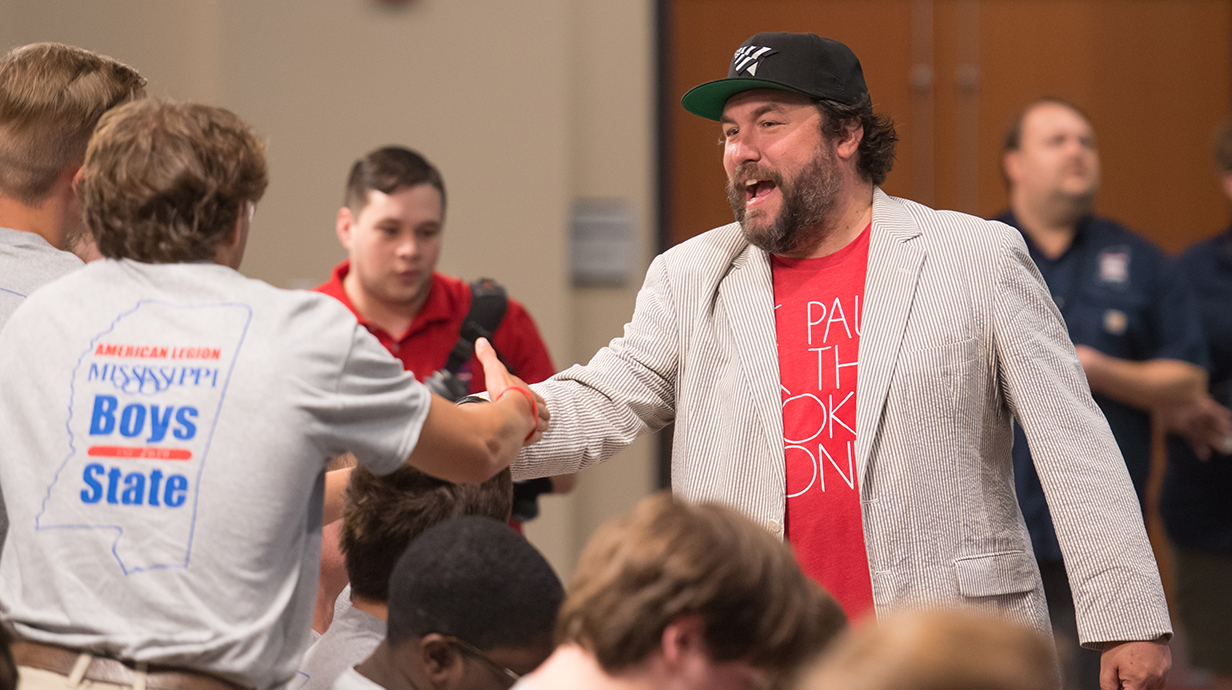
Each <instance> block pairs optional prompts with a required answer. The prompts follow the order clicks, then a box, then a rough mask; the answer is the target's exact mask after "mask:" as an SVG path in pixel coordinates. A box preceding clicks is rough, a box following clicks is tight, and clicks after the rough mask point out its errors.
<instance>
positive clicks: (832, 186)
mask: <svg viewBox="0 0 1232 690" xmlns="http://www.w3.org/2000/svg"><path fill="white" fill-rule="evenodd" d="M750 179H761V180H770V181H772V182H774V186H775V187H776V188H778V190H779V194H780V195H781V196H782V201H781V203H780V205H779V212H778V215H777V216H775V217H774V218H772V219H771V218H758V217H759V216H764V215H765V213H766V212H765V211H761V210H757V211H754V212H753V214H752V216H753V217H752V218H748V219H746V217H745V203H746V200H747V196H748V195H747V193H746V191H745V186H744V182H745V181H746V180H750ZM839 182H840V180H839V173H838V165H837V164H836V162H835V159H834V153H833V152H831V151H830V150H828V149H825V148H822V149H820V150H818V152H817V155H815V156H813V159H812V160H811V161H809V164H808V165H807V166H806V167H805V168H804V169H803V170H801V171H800V174H799V175H797V176H796V178H795V179H794V180H792V181H790V182H784V181H783V176H782V175H781V174H779V172H778V171H777V170H769V169H764V168H759V167H758V166H757V165H756V164H751V163H750V164H745V165H741V166H740V167H738V168H736V170H735V172H734V173H733V174H732V179H730V180H728V181H727V203H729V204H731V208H732V213H734V214H735V216H736V221H737V222H738V223H740V228H741V230H743V231H744V238H745V239H746V240H748V241H749V244H752V245H754V246H757V247H760V248H762V249H764V250H766V251H767V252H769V253H771V254H779V255H790V254H795V253H797V252H799V251H801V250H802V249H805V248H807V247H808V246H809V245H810V244H816V243H817V242H818V241H820V239H821V237H820V232H821V229H822V228H821V225H822V223H823V221H825V219H826V216H827V215H829V213H830V211H831V210H832V209H833V208H834V203H835V200H836V199H837V197H838V189H839ZM759 220H760V221H761V222H760V223H759V222H758V221H759Z"/></svg>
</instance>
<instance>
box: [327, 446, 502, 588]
mask: <svg viewBox="0 0 1232 690" xmlns="http://www.w3.org/2000/svg"><path fill="white" fill-rule="evenodd" d="M512 508H513V480H512V479H511V478H510V473H509V470H508V469H506V470H504V471H503V472H500V473H498V474H497V475H496V476H495V477H492V478H491V479H489V480H488V481H486V482H484V483H483V484H452V483H450V482H447V481H444V480H441V479H437V478H436V477H431V476H429V475H426V474H424V473H423V472H421V471H419V470H417V469H415V468H414V467H410V466H406V467H402V468H399V469H397V470H395V471H393V472H391V473H389V474H387V475H385V476H377V475H375V474H373V473H372V472H370V471H369V470H368V469H366V468H364V467H357V468H355V469H354V470H353V471H352V473H351V480H350V483H349V484H348V485H347V491H346V504H345V507H344V509H343V520H342V531H341V533H340V536H339V540H340V542H341V546H342V552H343V554H344V555H345V556H346V570H347V577H348V578H350V581H351V592H352V593H353V594H354V595H355V596H360V597H364V598H366V599H370V600H372V601H377V602H383V601H386V600H387V598H388V596H389V578H390V574H391V573H392V572H393V569H394V564H395V563H396V562H397V560H398V556H399V555H401V554H402V552H403V551H405V550H406V547H407V545H408V544H410V543H411V541H412V540H414V539H415V538H416V537H418V536H419V535H420V534H422V533H423V531H424V530H426V529H428V528H429V527H431V526H433V525H435V524H437V523H440V522H443V521H445V520H448V519H449V518H452V517H458V516H461V515H479V516H482V517H488V518H492V519H494V520H500V521H505V520H508V519H509V513H510V511H511V510H512Z"/></svg>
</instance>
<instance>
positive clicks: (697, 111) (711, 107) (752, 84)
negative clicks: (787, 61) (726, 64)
mask: <svg viewBox="0 0 1232 690" xmlns="http://www.w3.org/2000/svg"><path fill="white" fill-rule="evenodd" d="M751 89H780V90H782V91H792V92H794V93H802V94H804V95H805V96H811V95H812V94H808V93H805V92H804V91H801V90H800V89H797V88H795V87H792V86H788V85H786V84H780V83H779V82H777V81H770V80H769V79H746V78H743V77H728V78H726V79H716V80H714V81H708V82H706V83H705V84H699V85H697V86H694V87H693V88H691V89H689V91H688V92H687V93H685V95H684V97H683V98H681V99H680V105H682V106H684V109H685V110H687V111H689V112H691V113H693V114H694V115H700V116H702V117H704V118H706V119H707V120H714V121H716V122H717V121H718V120H719V118H721V117H723V107H724V106H726V105H727V99H729V98H731V97H732V96H734V95H736V94H738V93H740V92H741V91H749V90H751Z"/></svg>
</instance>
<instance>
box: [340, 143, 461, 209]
mask: <svg viewBox="0 0 1232 690" xmlns="http://www.w3.org/2000/svg"><path fill="white" fill-rule="evenodd" d="M421 184H426V185H429V186H431V187H433V188H434V189H436V191H438V192H440V193H441V210H442V211H443V210H444V209H445V179H444V178H442V177H441V173H440V171H439V170H437V169H436V166H434V165H432V164H431V163H429V162H428V159H426V158H424V157H423V156H422V155H420V154H419V153H417V152H415V151H412V150H410V149H408V148H406V147H403V146H383V147H381V148H379V149H375V150H373V151H369V152H368V153H367V154H365V155H364V157H363V158H360V159H359V160H357V161H355V164H354V165H352V166H351V174H350V175H348V176H347V187H346V199H344V200H343V204H344V205H345V206H346V207H347V208H349V209H351V212H352V213H353V214H355V215H356V216H359V214H360V212H361V211H363V210H364V207H365V206H367V205H368V192H370V191H372V190H376V191H378V192H381V193H382V194H393V193H394V192H395V191H397V190H399V189H403V188H409V187H415V186H418V185H421Z"/></svg>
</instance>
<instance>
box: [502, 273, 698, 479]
mask: <svg viewBox="0 0 1232 690" xmlns="http://www.w3.org/2000/svg"><path fill="white" fill-rule="evenodd" d="M664 262H665V260H664V258H663V257H662V256H661V257H658V258H656V259H655V261H654V262H653V263H652V264H651V267H650V270H649V271H648V272H647V274H646V281H645V284H644V285H643V286H642V290H641V292H639V293H638V297H637V306H636V307H635V309H634V312H633V319H632V321H631V322H630V323H629V324H627V325H626V326H625V333H624V336H623V337H620V338H616V339H615V340H613V341H612V342H611V344H609V345H608V346H607V347H605V348H603V349H602V350H600V351H599V352H598V353H597V354H595V356H594V357H593V358H592V359H591V361H590V362H589V363H588V364H586V365H585V366H574V367H572V368H570V369H567V370H565V371H563V372H561V373H559V374H557V375H556V376H554V377H552V378H551V379H548V380H547V381H544V382H543V383H540V384H535V385H534V386H533V388H534V389H535V390H536V391H538V392H540V393H541V394H542V395H543V397H544V398H545V399H546V400H547V401H548V405H549V406H551V408H552V415H553V422H552V429H551V430H550V431H549V432H548V433H547V434H546V435H545V436H544V440H543V442H542V443H539V444H536V445H535V446H533V447H528V448H526V449H525V450H524V451H523V452H522V454H521V456H520V457H519V459H518V462H517V463H516V464H515V465H514V478H515V479H530V478H533V477H545V476H552V475H560V474H567V473H570V472H575V471H577V470H579V469H581V468H583V467H587V466H589V465H592V464H595V463H598V462H602V461H604V460H607V459H608V458H609V457H611V456H612V455H613V454H615V453H616V451H618V450H620V449H621V448H623V447H625V446H627V445H628V444H629V443H631V442H633V440H634V439H635V438H636V437H637V435H638V434H639V433H641V432H643V431H646V430H658V429H660V428H662V427H664V426H666V425H667V424H668V423H669V422H671V420H672V417H673V415H674V414H675V384H676V378H675V377H676V366H677V357H678V348H679V343H678V342H677V331H678V324H677V323H676V318H675V313H674V310H673V307H672V302H671V293H670V289H669V285H668V278H667V271H666V269H665V266H664Z"/></svg>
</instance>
